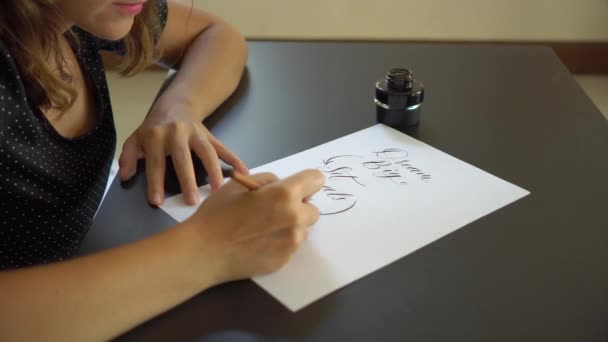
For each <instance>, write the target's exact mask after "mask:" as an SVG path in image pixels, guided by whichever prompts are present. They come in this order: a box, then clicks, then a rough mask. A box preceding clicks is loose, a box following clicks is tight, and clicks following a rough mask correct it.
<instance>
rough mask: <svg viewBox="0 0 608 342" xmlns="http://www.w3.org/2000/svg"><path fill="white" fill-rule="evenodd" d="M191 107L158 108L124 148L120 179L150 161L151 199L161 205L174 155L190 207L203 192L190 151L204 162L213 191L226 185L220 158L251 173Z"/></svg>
mask: <svg viewBox="0 0 608 342" xmlns="http://www.w3.org/2000/svg"><path fill="white" fill-rule="evenodd" d="M197 117H198V116H197V115H196V113H193V111H192V109H191V108H190V107H189V106H188V105H184V104H179V105H171V106H170V107H169V108H168V109H166V110H163V108H162V106H159V103H157V105H155V106H154V107H153V109H152V111H151V112H150V114H149V115H148V117H147V118H146V119H145V120H144V122H143V123H142V124H141V125H140V126H139V127H138V128H137V129H136V130H135V132H133V134H131V136H130V137H129V138H128V139H127V140H126V141H125V144H124V145H123V149H122V153H121V156H120V159H119V165H120V178H121V180H122V181H125V180H128V179H129V178H131V177H132V176H133V175H134V174H135V172H136V168H137V160H138V159H142V158H145V159H146V179H147V182H148V200H149V201H150V203H151V204H153V205H160V204H162V203H163V201H164V198H165V190H164V178H165V158H166V156H167V155H170V156H171V159H172V161H173V165H174V167H175V172H176V174H177V177H178V179H179V184H180V187H181V189H182V192H183V194H184V201H185V202H186V204H189V205H193V204H197V203H198V201H199V192H198V187H197V184H196V178H195V174H194V166H193V164H192V157H191V153H190V151H193V152H194V154H195V155H196V156H198V158H200V159H201V161H202V162H203V165H204V167H205V170H206V171H207V174H208V176H209V184H211V189H212V190H217V189H218V188H220V187H221V186H222V184H223V179H224V178H223V175H222V170H221V167H220V161H219V159H222V160H223V161H224V162H226V163H227V164H228V165H230V166H232V167H233V168H234V169H235V170H237V171H240V172H243V173H248V170H247V167H246V166H245V164H244V163H243V162H242V161H241V159H239V157H238V156H237V155H236V154H235V153H234V152H232V151H230V150H229V149H228V148H227V147H226V146H224V145H223V144H222V143H221V142H220V141H219V140H218V139H217V138H215V137H214V136H213V135H212V134H211V133H210V132H209V130H208V129H207V128H206V127H205V126H204V125H203V124H202V120H200V119H198V118H197Z"/></svg>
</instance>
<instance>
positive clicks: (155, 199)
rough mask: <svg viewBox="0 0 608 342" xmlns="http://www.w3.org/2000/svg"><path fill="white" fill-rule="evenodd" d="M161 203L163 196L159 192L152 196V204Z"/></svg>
mask: <svg viewBox="0 0 608 342" xmlns="http://www.w3.org/2000/svg"><path fill="white" fill-rule="evenodd" d="M162 203H163V197H162V196H161V195H160V194H156V195H154V196H152V204H154V205H161V204H162Z"/></svg>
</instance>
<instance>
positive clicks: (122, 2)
mask: <svg viewBox="0 0 608 342" xmlns="http://www.w3.org/2000/svg"><path fill="white" fill-rule="evenodd" d="M101 50H107V51H111V52H114V53H116V54H118V55H120V56H121V60H122V66H123V72H124V73H125V74H127V75H129V74H133V73H136V72H137V71H140V70H142V69H143V68H144V67H145V66H146V65H148V64H149V63H150V62H151V61H157V62H158V63H159V64H160V65H164V66H167V67H169V66H173V67H177V68H179V72H178V74H177V76H176V78H175V79H174V82H173V83H172V84H171V86H170V87H169V88H168V89H167V91H166V92H165V93H164V94H163V95H162V96H161V97H160V98H159V99H158V101H157V102H156V103H155V105H154V107H153V108H152V110H151V112H150V113H149V115H148V116H147V117H146V119H145V120H144V122H143V123H142V124H141V126H140V127H139V128H138V129H137V130H136V131H135V132H134V133H133V135H131V137H130V138H129V139H128V140H127V141H126V143H125V145H124V146H123V150H122V154H121V157H120V167H121V169H120V177H121V178H122V179H123V180H124V179H128V178H130V177H131V176H132V175H133V174H134V172H135V165H136V161H137V159H139V158H145V160H146V166H147V168H146V169H147V171H146V176H147V182H148V189H149V191H148V192H149V198H148V200H149V201H150V202H151V203H152V204H156V205H158V204H161V203H162V201H163V199H164V193H163V181H162V180H163V177H164V172H165V164H164V161H165V157H166V156H167V155H170V156H171V158H172V160H173V163H174V165H175V168H176V173H177V175H178V178H179V181H180V185H181V188H182V190H183V192H184V195H185V200H186V201H187V202H188V203H189V204H195V203H196V202H197V201H198V197H197V195H196V194H197V192H196V182H195V179H194V172H193V167H192V160H191V157H190V156H191V154H190V152H191V151H193V152H194V153H195V154H196V155H197V156H198V157H199V158H200V159H201V160H202V161H203V164H204V166H205V168H206V170H207V172H208V174H209V176H210V177H209V178H210V183H211V185H212V188H213V189H214V194H213V195H211V196H210V197H209V198H208V199H207V200H206V201H205V202H204V203H203V204H202V205H201V207H200V209H199V210H198V211H197V212H196V214H195V215H193V216H192V217H191V218H190V219H189V220H187V221H186V222H184V223H182V224H179V225H177V226H175V227H172V228H170V229H168V230H166V231H165V232H163V233H161V234H158V235H155V236H153V237H150V238H148V239H145V240H142V241H139V242H136V243H133V244H130V245H125V246H122V247H119V248H115V249H112V250H109V251H105V252H102V253H98V254H95V255H91V256H86V257H75V256H76V254H77V252H78V248H79V245H80V243H81V241H82V239H83V237H84V235H85V234H86V232H87V229H88V227H89V225H90V224H91V221H92V217H93V215H94V214H95V211H96V210H97V208H98V206H99V204H100V201H101V196H102V194H103V190H104V188H105V183H106V182H107V178H108V172H109V167H110V163H111V160H112V157H113V154H114V148H115V141H116V135H115V130H114V122H113V118H112V109H111V106H110V101H109V96H108V91H107V88H106V80H105V76H104V69H103V65H102V62H101V58H100V55H99V53H100V51H101ZM246 54H247V51H246V45H245V42H244V40H243V37H242V36H241V35H240V34H239V33H238V32H237V31H235V30H234V29H233V28H232V27H231V26H230V25H228V24H226V23H225V22H224V21H222V20H220V19H218V18H216V17H214V16H212V15H210V14H208V13H205V12H203V11H200V10H196V9H192V8H191V7H190V6H185V5H181V4H180V3H178V2H173V1H168V2H167V1H166V0H147V1H146V0H4V1H2V2H0V270H2V271H0V303H1V305H0V340H1V341H15V340H61V341H68V340H79V341H80V340H105V339H109V338H112V337H114V336H117V335H118V334H120V333H122V332H124V331H126V330H128V329H129V328H132V327H134V326H135V325H137V324H139V323H141V322H143V321H145V320H147V319H149V318H151V317H153V316H155V315H157V314H159V313H161V312H163V311H165V310H167V309H169V308H171V307H173V306H175V305H177V304H179V303H180V302H183V301H184V300H186V299H188V298H189V297H191V296H193V295H195V294H197V293H199V292H200V291H204V290H205V289H207V288H209V287H211V286H214V285H217V284H219V283H222V282H227V281H232V280H236V279H242V278H248V277H251V276H254V275H258V274H263V273H266V272H271V271H273V270H276V269H277V268H279V267H280V266H282V265H283V264H285V262H287V260H288V259H289V257H290V256H291V255H292V254H293V253H294V251H295V250H296V248H297V246H298V245H299V244H300V243H301V241H303V239H305V237H306V234H307V230H308V227H309V226H310V225H311V224H313V223H314V222H315V221H316V220H317V219H318V215H319V214H318V211H317V209H316V208H315V207H314V206H312V205H311V204H309V203H307V201H306V199H307V198H308V197H310V196H311V195H312V194H314V193H315V192H317V191H318V190H319V189H320V188H321V186H322V185H323V182H324V179H323V176H322V175H321V174H320V173H319V172H317V171H312V170H308V171H304V172H302V173H299V174H296V175H294V176H292V177H290V178H287V179H284V180H278V179H277V178H276V177H275V176H273V175H271V174H258V175H253V176H250V177H252V178H253V179H254V180H256V181H257V182H260V183H262V184H265V185H264V186H263V187H261V188H260V189H259V190H256V191H246V189H244V188H243V187H242V186H240V185H238V184H236V183H232V182H230V183H228V184H226V185H223V186H222V175H221V172H220V167H219V159H222V160H224V161H225V162H227V163H228V164H230V165H232V166H233V167H234V168H235V169H237V170H240V171H242V172H247V169H246V167H245V166H244V165H243V163H242V162H241V161H240V159H239V158H238V157H237V156H236V155H235V154H234V153H233V152H231V151H230V150H229V149H228V148H226V147H225V146H224V145H222V143H221V142H219V141H218V140H217V139H216V138H215V137H213V135H211V133H210V132H209V131H208V130H207V129H206V128H205V127H204V126H203V124H202V120H203V119H204V118H205V117H206V116H207V115H209V114H210V113H212V112H213V111H214V109H215V108H216V107H217V106H219V104H220V103H221V102H222V101H224V100H225V99H226V97H228V96H229V94H230V93H231V92H232V91H233V90H234V89H235V87H236V85H237V83H238V80H239V77H240V75H241V73H242V70H243V67H244V65H245V60H246ZM142 200H143V199H142Z"/></svg>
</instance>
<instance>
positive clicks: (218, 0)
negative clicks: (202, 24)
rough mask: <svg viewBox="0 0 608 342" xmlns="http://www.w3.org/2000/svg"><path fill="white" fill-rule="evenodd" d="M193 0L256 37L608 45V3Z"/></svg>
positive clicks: (595, 0) (579, 0)
mask: <svg viewBox="0 0 608 342" xmlns="http://www.w3.org/2000/svg"><path fill="white" fill-rule="evenodd" d="M180 1H183V2H186V3H191V1H192V0H180ZM193 2H194V4H195V6H197V7H200V8H203V9H206V10H208V11H210V12H212V13H215V14H217V15H219V16H221V17H223V18H225V19H227V20H228V21H230V22H231V23H232V24H234V25H235V26H237V27H238V28H239V29H240V30H241V31H242V32H243V33H244V34H245V35H246V36H247V37H248V38H286V39H404V40H482V41H483V40H490V41H511V40H516V41H604V42H606V41H608V0H417V1H414V0H299V1H295V0H193Z"/></svg>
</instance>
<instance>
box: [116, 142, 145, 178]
mask: <svg viewBox="0 0 608 342" xmlns="http://www.w3.org/2000/svg"><path fill="white" fill-rule="evenodd" d="M140 155H141V149H140V147H139V143H138V141H137V137H136V136H135V135H131V136H130V137H129V138H128V139H127V140H126V141H125V143H124V145H123V146H122V152H121V153H120V158H119V159H118V165H119V166H120V180H121V181H123V182H124V181H127V180H129V179H130V178H131V177H133V175H134V174H135V172H136V171H137V159H139V157H140Z"/></svg>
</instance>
